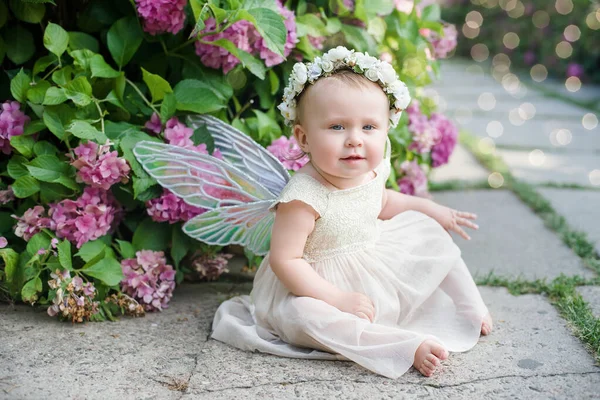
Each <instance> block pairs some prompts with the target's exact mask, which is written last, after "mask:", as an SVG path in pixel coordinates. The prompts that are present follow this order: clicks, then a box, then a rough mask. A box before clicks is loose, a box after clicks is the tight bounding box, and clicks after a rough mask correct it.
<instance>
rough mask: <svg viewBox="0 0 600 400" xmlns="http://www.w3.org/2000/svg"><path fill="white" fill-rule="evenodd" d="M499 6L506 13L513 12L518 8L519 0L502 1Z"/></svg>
mask: <svg viewBox="0 0 600 400" xmlns="http://www.w3.org/2000/svg"><path fill="white" fill-rule="evenodd" d="M498 4H499V5H500V8H502V9H503V10H504V11H511V10H513V9H514V8H515V7H516V6H517V0H500V1H499V2H498Z"/></svg>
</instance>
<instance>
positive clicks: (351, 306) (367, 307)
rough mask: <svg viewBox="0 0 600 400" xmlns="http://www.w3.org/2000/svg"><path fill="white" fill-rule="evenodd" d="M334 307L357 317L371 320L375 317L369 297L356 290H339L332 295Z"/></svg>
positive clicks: (373, 307)
mask: <svg viewBox="0 0 600 400" xmlns="http://www.w3.org/2000/svg"><path fill="white" fill-rule="evenodd" d="M332 305H333V306H334V307H336V308H337V309H339V310H340V311H344V312H347V313H350V314H354V315H356V316H357V317H359V318H364V319H367V320H369V321H371V322H373V319H374V318H375V306H374V305H373V302H372V301H371V299H370V298H368V297H367V296H366V295H364V294H362V293H358V292H340V293H339V294H338V295H336V296H335V297H334V300H333V304H332Z"/></svg>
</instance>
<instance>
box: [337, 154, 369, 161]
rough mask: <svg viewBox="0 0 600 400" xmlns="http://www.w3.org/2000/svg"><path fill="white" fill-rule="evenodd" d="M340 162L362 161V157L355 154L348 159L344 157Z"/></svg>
mask: <svg viewBox="0 0 600 400" xmlns="http://www.w3.org/2000/svg"><path fill="white" fill-rule="evenodd" d="M342 160H364V157H361V156H359V155H356V154H355V155H352V156H349V157H344V158H342Z"/></svg>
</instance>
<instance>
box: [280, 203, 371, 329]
mask: <svg viewBox="0 0 600 400" xmlns="http://www.w3.org/2000/svg"><path fill="white" fill-rule="evenodd" d="M317 217H318V214H317V212H316V211H315V210H314V209H313V208H312V207H310V206H309V205H307V204H305V203H303V202H301V201H298V200H294V201H291V202H288V203H280V204H279V205H278V206H277V213H276V215H275V223H274V224H273V231H272V233H271V251H270V254H269V263H270V265H271V269H272V270H273V272H274V273H275V275H276V276H277V278H279V280H280V281H281V282H282V283H283V285H284V286H285V287H286V288H287V289H288V290H289V291H290V292H292V293H293V294H295V295H296V296H306V297H313V298H315V299H319V300H323V301H325V302H326V303H329V304H331V305H332V306H334V307H336V308H338V309H340V310H342V311H345V312H349V313H352V314H355V315H357V316H358V317H360V318H366V319H369V320H371V321H372V320H373V317H374V307H373V303H372V302H371V300H370V299H368V298H367V296H365V295H364V294H361V293H353V292H344V291H342V290H341V289H339V288H338V287H336V286H335V285H333V284H331V283H330V282H328V281H327V280H325V279H323V278H322V277H321V276H320V275H319V274H317V272H316V271H315V270H314V269H313V268H312V266H311V265H310V264H309V263H308V262H306V260H304V259H303V258H302V254H303V252H304V246H305V245H306V240H307V238H308V235H310V233H311V232H312V231H313V229H314V228H315V220H316V218H317Z"/></svg>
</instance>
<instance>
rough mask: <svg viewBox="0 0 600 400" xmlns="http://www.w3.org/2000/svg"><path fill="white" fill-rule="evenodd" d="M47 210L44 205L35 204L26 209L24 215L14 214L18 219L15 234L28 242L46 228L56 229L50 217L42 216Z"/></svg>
mask: <svg viewBox="0 0 600 400" xmlns="http://www.w3.org/2000/svg"><path fill="white" fill-rule="evenodd" d="M45 211H46V210H45V209H44V207H42V206H35V207H33V208H30V209H28V210H27V211H25V213H24V214H23V216H22V217H17V216H16V215H13V216H12V217H13V218H15V219H17V220H18V222H17V224H16V225H15V235H16V236H19V237H22V238H23V240H25V241H27V242H28V241H29V239H31V238H32V237H33V236H34V235H35V234H36V233H38V232H40V231H41V230H42V229H44V228H51V229H54V224H53V222H52V220H51V219H50V218H48V217H42V214H43V213H45Z"/></svg>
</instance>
